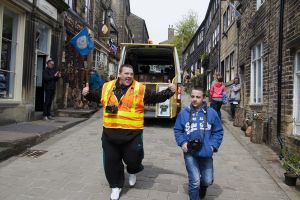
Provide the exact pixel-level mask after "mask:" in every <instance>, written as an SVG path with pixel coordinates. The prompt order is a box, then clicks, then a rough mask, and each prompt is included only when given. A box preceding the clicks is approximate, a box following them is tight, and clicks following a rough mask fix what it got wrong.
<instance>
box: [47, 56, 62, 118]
mask: <svg viewBox="0 0 300 200" xmlns="http://www.w3.org/2000/svg"><path fill="white" fill-rule="evenodd" d="M60 77H61V73H60V72H59V71H58V70H57V69H56V68H55V67H54V61H53V60H48V61H47V66H46V68H45V70H44V71H43V84H44V91H45V98H44V112H43V119H44V120H49V119H50V120H53V119H54V118H53V116H52V115H51V113H50V110H51V105H52V101H53V99H54V95H55V89H56V82H57V81H58V79H59V78H60Z"/></svg>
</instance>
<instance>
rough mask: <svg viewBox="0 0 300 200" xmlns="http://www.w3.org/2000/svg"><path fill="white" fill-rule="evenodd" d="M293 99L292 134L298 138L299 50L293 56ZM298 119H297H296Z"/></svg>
mask: <svg viewBox="0 0 300 200" xmlns="http://www.w3.org/2000/svg"><path fill="white" fill-rule="evenodd" d="M294 80H295V82H296V83H295V84H294V85H295V87H294V97H293V118H294V127H293V129H294V130H293V134H294V135H296V136H300V117H299V115H300V113H299V108H300V99H299V98H298V97H299V95H300V91H299V89H300V88H299V87H300V50H298V51H297V52H296V54H295V61H294ZM298 117H299V119H297V118H298Z"/></svg>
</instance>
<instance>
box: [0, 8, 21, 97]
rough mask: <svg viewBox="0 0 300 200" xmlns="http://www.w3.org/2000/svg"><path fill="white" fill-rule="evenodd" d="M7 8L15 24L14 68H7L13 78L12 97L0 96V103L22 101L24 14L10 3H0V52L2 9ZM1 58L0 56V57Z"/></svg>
mask: <svg viewBox="0 0 300 200" xmlns="http://www.w3.org/2000/svg"><path fill="white" fill-rule="evenodd" d="M5 9H7V10H9V11H10V12H12V13H13V14H14V15H16V18H17V19H16V24H15V25H14V26H15V30H14V33H13V34H15V43H16V47H15V48H14V54H15V58H14V59H15V60H14V66H13V68H14V70H13V71H12V70H11V69H10V70H9V71H10V72H12V73H13V76H14V80H13V83H12V84H13V86H9V87H13V91H12V97H10V98H0V103H20V102H21V101H22V77H23V57H24V42H25V36H24V31H25V22H26V16H25V13H23V12H22V10H20V9H18V8H17V7H15V6H12V5H6V4H5V3H3V4H2V3H1V4H0V24H2V25H1V26H0V37H1V39H0V52H2V47H3V46H2V33H3V16H4V10H5ZM0 60H1V58H0Z"/></svg>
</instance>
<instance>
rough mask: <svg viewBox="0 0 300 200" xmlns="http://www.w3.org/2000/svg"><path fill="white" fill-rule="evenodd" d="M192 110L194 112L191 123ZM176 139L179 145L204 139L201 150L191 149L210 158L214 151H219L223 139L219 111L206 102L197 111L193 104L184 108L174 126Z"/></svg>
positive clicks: (192, 151) (196, 154) (200, 155)
mask: <svg viewBox="0 0 300 200" xmlns="http://www.w3.org/2000/svg"><path fill="white" fill-rule="evenodd" d="M190 112H192V117H191V124H190ZM206 112H207V126H205V123H204V122H205V113H206ZM174 134H175V139H176V142H177V145H178V146H180V147H181V146H182V145H183V144H184V143H186V142H188V141H189V140H194V139H200V140H201V141H203V144H202V147H201V149H200V150H199V151H195V150H191V149H189V152H190V153H192V155H194V156H196V157H201V158H210V157H212V155H213V151H215V152H216V151H218V148H219V147H220V145H221V142H222V140H223V134H224V130H223V126H222V123H221V120H220V118H219V117H218V114H217V112H216V111H215V110H214V109H212V108H209V107H207V104H206V103H205V102H204V103H203V106H202V108H201V109H200V110H199V111H196V110H195V109H194V108H193V107H192V106H190V107H185V108H183V109H182V110H181V111H180V113H179V114H178V116H177V119H176V122H175V126H174Z"/></svg>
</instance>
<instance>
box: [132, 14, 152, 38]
mask: <svg viewBox="0 0 300 200" xmlns="http://www.w3.org/2000/svg"><path fill="white" fill-rule="evenodd" d="M128 25H129V27H130V29H131V31H132V34H133V41H134V43H148V40H149V34H148V29H147V25H146V22H145V20H144V19H142V18H140V17H138V16H136V15H135V14H133V13H131V14H130V16H129V17H128Z"/></svg>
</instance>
